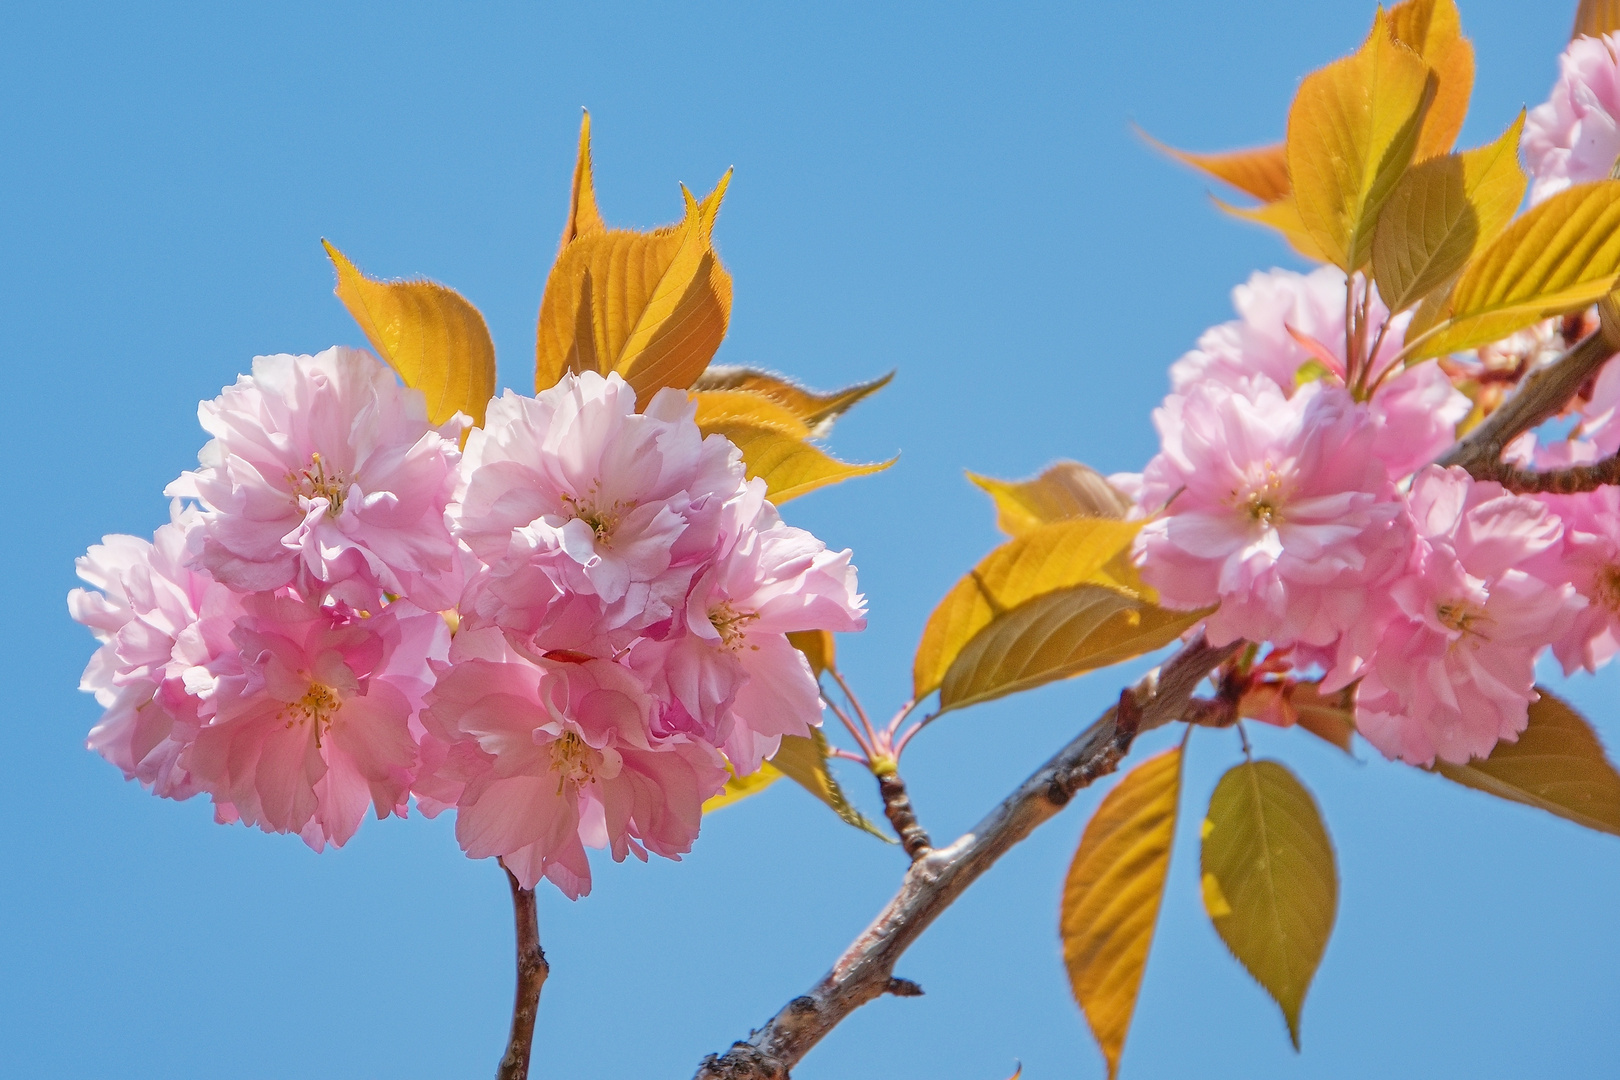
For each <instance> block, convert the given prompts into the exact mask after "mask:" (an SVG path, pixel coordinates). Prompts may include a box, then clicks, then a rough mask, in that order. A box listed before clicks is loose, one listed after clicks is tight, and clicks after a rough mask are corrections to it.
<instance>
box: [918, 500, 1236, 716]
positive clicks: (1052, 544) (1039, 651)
mask: <svg viewBox="0 0 1620 1080" xmlns="http://www.w3.org/2000/svg"><path fill="white" fill-rule="evenodd" d="M1140 528H1141V523H1140V522H1124V521H1110V520H1107V519H1103V518H1077V519H1074V520H1070V521H1060V522H1055V523H1053V524H1051V525H1042V526H1039V527H1037V528H1034V529H1031V530H1030V531H1029V532H1026V533H1024V534H1023V535H1022V536H1018V537H1016V538H1014V539H1013V540H1011V541H1009V542H1008V543H1006V544H1003V545H1002V546H1001V547H999V548H997V549H996V550H995V551H993V552H991V553H990V554H989V555H988V556H986V557H985V558H984V559H983V560H982V561H981V562H980V563H979V565H978V566H977V567H975V568H974V569H973V571H972V572H971V573H969V574H968V575H967V576H966V577H965V578H963V579H962V580H961V581H960V582H958V583H957V584H956V587H955V588H953V589H952V590H951V591H950V592H949V593H948V594H947V595H946V596H945V599H944V600H942V601H940V604H939V606H938V607H936V608H935V609H934V612H933V614H932V615H930V616H929V618H928V624H927V626H925V627H924V628H923V634H922V641H921V642H920V643H919V644H918V646H917V656H916V660H915V661H914V663H913V668H912V688H913V693H914V694H915V696H916V697H917V698H918V699H919V700H920V699H921V698H922V697H924V696H925V695H927V694H929V693H931V692H932V691H934V690H935V689H938V690H939V691H940V707H941V709H951V708H959V707H961V706H964V705H969V704H973V703H975V702H979V701H988V700H990V699H992V698H996V697H1001V696H1002V695H1004V694H1010V693H1013V692H1015V691H1018V690H1027V689H1030V688H1032V687H1035V686H1039V685H1041V684H1043V683H1047V682H1051V681H1053V680H1054V679H1064V678H1068V677H1070V676H1073V675H1078V674H1081V673H1082V672H1085V671H1090V670H1093V669H1095V668H1098V667H1103V666H1106V665H1108V664H1114V663H1119V662H1120V661H1122V660H1126V659H1129V658H1130V657H1132V656H1140V655H1141V654H1143V653H1146V652H1151V651H1153V650H1154V649H1157V648H1160V647H1161V646H1163V645H1165V644H1168V643H1169V642H1171V641H1173V640H1175V639H1176V638H1177V637H1179V636H1180V635H1181V633H1183V632H1184V631H1185V630H1186V629H1187V628H1189V627H1190V626H1192V625H1193V624H1194V623H1196V622H1197V621H1198V620H1199V619H1201V618H1203V617H1204V616H1206V615H1208V611H1202V612H1171V611H1166V610H1164V609H1162V608H1159V607H1158V606H1157V605H1156V603H1155V602H1154V601H1155V600H1156V597H1155V595H1154V594H1153V591H1152V590H1151V589H1149V588H1148V587H1147V586H1145V585H1143V584H1142V582H1141V581H1140V580H1139V579H1138V578H1137V576H1136V571H1135V569H1134V568H1133V567H1132V566H1131V564H1130V547H1131V542H1132V541H1133V540H1134V539H1135V537H1136V533H1137V530H1139V529H1140Z"/></svg>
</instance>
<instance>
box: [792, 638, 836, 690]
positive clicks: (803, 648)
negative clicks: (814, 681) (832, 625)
mask: <svg viewBox="0 0 1620 1080" xmlns="http://www.w3.org/2000/svg"><path fill="white" fill-rule="evenodd" d="M787 639H788V644H789V645H792V646H793V647H794V648H795V649H798V650H799V651H800V652H802V653H804V658H805V659H806V660H808V661H810V670H811V672H813V673H814V674H815V676H816V678H818V679H819V678H821V673H822V672H823V671H826V670H827V669H828V668H830V667H832V666H833V664H834V662H835V658H836V657H837V655H838V647H837V645H836V643H835V642H834V641H833V634H832V631H831V630H792V631H789V632H788V636H787Z"/></svg>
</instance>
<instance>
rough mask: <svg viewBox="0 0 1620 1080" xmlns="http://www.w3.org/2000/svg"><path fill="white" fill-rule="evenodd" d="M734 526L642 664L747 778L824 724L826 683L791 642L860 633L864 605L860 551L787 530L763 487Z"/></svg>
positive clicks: (637, 652)
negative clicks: (831, 547)
mask: <svg viewBox="0 0 1620 1080" xmlns="http://www.w3.org/2000/svg"><path fill="white" fill-rule="evenodd" d="M723 520H724V526H723V533H724V539H723V540H722V544H723V545H724V547H723V549H722V551H721V552H720V554H719V555H718V557H717V558H716V560H715V561H714V563H713V564H712V565H711V566H709V567H708V568H707V569H705V570H704V572H703V573H702V574H701V575H700V576H699V577H698V578H697V580H696V581H694V582H693V584H692V588H691V591H690V592H689V593H688V594H687V597H686V602H685V606H684V609H683V610H682V611H681V612H680V614H679V619H678V626H677V627H676V628H675V629H674V630H673V631H672V633H671V634H670V635H669V636H668V637H667V638H666V639H665V640H663V641H650V640H649V641H645V642H643V643H641V644H638V645H637V646H636V647H635V649H633V650H632V653H631V663H632V664H633V665H636V666H638V667H640V668H642V669H643V670H645V671H646V672H647V674H648V678H649V680H650V681H651V682H652V683H654V684H655V685H662V686H664V687H667V693H666V695H665V696H666V697H667V698H668V699H669V700H671V701H673V702H674V703H676V704H678V706H679V709H678V710H676V715H677V716H679V717H681V718H684V719H691V720H695V721H696V722H697V723H698V725H699V727H698V730H699V731H701V732H702V733H703V735H704V736H705V737H706V738H709V739H710V740H711V741H713V742H715V743H716V744H718V745H719V746H720V747H721V748H722V749H723V750H724V751H725V753H726V758H727V760H729V761H730V762H731V765H732V768H733V769H735V770H736V771H737V773H739V774H747V773H751V772H753V771H754V770H756V769H758V768H759V764H760V762H761V761H762V760H764V759H765V758H768V757H770V756H771V755H772V754H774V753H776V750H777V747H778V745H779V744H780V743H781V741H782V736H783V735H798V736H807V735H809V734H810V728H812V727H814V726H815V725H817V724H819V723H820V722H821V701H820V694H819V691H818V689H817V686H816V680H815V677H814V675H812V674H811V671H810V665H809V664H808V663H807V662H806V661H805V658H804V654H803V653H801V652H799V650H797V649H795V648H794V647H793V646H792V645H791V644H789V643H788V640H787V636H786V635H787V634H789V633H792V632H794V631H800V630H832V631H852V630H860V629H862V628H864V627H865V625H866V619H865V601H864V598H863V597H862V596H861V595H860V594H859V593H858V592H857V591H856V585H855V568H854V567H853V566H851V565H850V552H849V551H848V550H847V549H846V550H844V551H841V552H836V553H835V552H830V551H828V550H827V547H826V545H825V544H823V543H822V542H821V541H820V540H818V539H816V538H815V537H814V536H812V535H811V534H809V533H807V532H805V531H804V530H803V529H795V528H792V527H790V526H788V525H784V524H782V521H781V519H780V518H779V517H778V516H777V513H776V510H775V508H774V507H772V506H771V505H770V503H768V502H766V501H765V484H764V482H763V481H761V480H753V481H750V482H749V484H748V487H747V489H746V491H745V492H744V493H743V495H742V496H741V497H739V498H737V499H735V500H733V501H732V502H731V503H729V504H728V505H727V507H726V513H725V514H724V516H723ZM665 720H666V722H670V721H669V718H667V717H666V718H665ZM674 722H676V723H679V722H680V721H674Z"/></svg>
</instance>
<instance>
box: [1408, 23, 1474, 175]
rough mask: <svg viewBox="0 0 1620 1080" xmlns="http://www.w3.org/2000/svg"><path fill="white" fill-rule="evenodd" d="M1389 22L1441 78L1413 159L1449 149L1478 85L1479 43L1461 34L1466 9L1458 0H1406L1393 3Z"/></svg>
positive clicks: (1434, 154)
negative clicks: (1460, 7) (1476, 45)
mask: <svg viewBox="0 0 1620 1080" xmlns="http://www.w3.org/2000/svg"><path fill="white" fill-rule="evenodd" d="M1389 23H1390V30H1391V32H1392V33H1393V34H1394V35H1395V40H1396V41H1399V42H1400V43H1401V44H1403V45H1405V46H1407V47H1408V48H1410V49H1412V50H1413V51H1414V52H1416V53H1417V54H1418V55H1419V56H1421V57H1422V58H1423V62H1424V63H1426V64H1428V65H1429V67H1430V68H1431V69H1433V71H1434V73H1435V76H1436V78H1437V80H1438V85H1437V86H1436V88H1435V94H1434V101H1433V102H1432V103H1431V104H1430V105H1429V111H1428V114H1427V115H1426V116H1424V118H1423V130H1422V131H1421V133H1420V134H1419V135H1418V144H1417V151H1416V153H1415V154H1414V155H1413V160H1414V161H1426V160H1428V159H1429V158H1432V157H1438V156H1439V155H1441V154H1448V153H1450V152H1451V148H1452V147H1453V146H1454V145H1456V142H1457V134H1458V132H1460V131H1462V126H1463V119H1464V118H1465V117H1466V116H1467V115H1468V98H1469V95H1470V94H1472V93H1473V89H1474V46H1473V44H1472V43H1471V42H1469V40H1468V39H1467V38H1465V37H1463V36H1462V15H1461V13H1459V12H1458V11H1457V5H1456V2H1455V0H1406V2H1405V3H1401V4H1396V5H1395V6H1394V7H1393V8H1391V9H1390V11H1389Z"/></svg>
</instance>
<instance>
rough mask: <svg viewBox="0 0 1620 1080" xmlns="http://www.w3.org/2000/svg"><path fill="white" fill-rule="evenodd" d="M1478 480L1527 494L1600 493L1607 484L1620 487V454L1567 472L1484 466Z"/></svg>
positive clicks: (1500, 464) (1498, 464)
mask: <svg viewBox="0 0 1620 1080" xmlns="http://www.w3.org/2000/svg"><path fill="white" fill-rule="evenodd" d="M1474 477H1475V479H1478V480H1495V481H1496V482H1497V483H1499V484H1501V485H1502V486H1503V487H1505V488H1507V489H1508V490H1509V491H1516V492H1519V493H1520V494H1523V495H1574V494H1576V493H1577V492H1581V491H1596V490H1597V489H1598V488H1600V487H1603V486H1604V485H1605V484H1620V454H1615V455H1613V456H1612V457H1606V458H1604V459H1603V460H1602V461H1597V462H1593V463H1592V464H1591V465H1571V466H1569V467H1568V468H1565V469H1549V470H1548V471H1546V472H1537V471H1536V470H1534V469H1521V468H1519V467H1518V466H1516V465H1509V464H1508V463H1507V462H1505V461H1496V462H1494V463H1492V464H1490V465H1482V466H1480V467H1478V468H1477V469H1475V470H1474Z"/></svg>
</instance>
